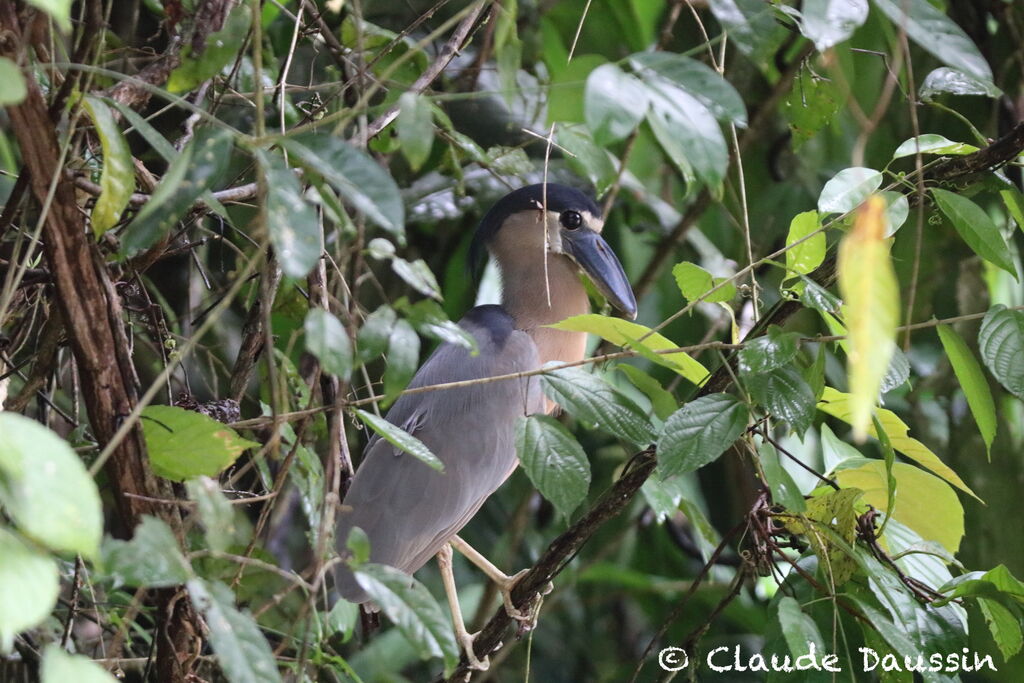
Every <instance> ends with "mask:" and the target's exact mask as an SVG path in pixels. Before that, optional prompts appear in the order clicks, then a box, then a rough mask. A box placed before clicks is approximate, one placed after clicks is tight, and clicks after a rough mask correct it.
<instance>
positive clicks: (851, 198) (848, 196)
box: [818, 166, 882, 214]
mask: <svg viewBox="0 0 1024 683" xmlns="http://www.w3.org/2000/svg"><path fill="white" fill-rule="evenodd" d="M881 184H882V174H881V173H879V172H878V171H876V170H874V169H872V168H863V167H860V166H854V167H853V168H846V169H843V170H842V171H840V172H839V173H836V174H835V176H833V177H832V179H831V180H829V181H828V182H827V183H825V187H824V188H822V190H821V195H819V197H818V211H819V212H821V213H823V214H825V213H841V214H844V213H848V212H850V211H853V210H854V209H856V208H857V207H858V206H860V205H861V204H863V203H864V201H865V200H867V198H868V197H870V196H871V194H872V193H874V191H875V190H877V189H878V188H879V186H881Z"/></svg>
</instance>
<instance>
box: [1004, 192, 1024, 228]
mask: <svg viewBox="0 0 1024 683" xmlns="http://www.w3.org/2000/svg"><path fill="white" fill-rule="evenodd" d="M999 196H1000V197H1002V199H1003V204H1005V205H1006V210H1007V211H1008V212H1009V213H1010V215H1011V216H1013V220H1014V221H1015V222H1016V223H1017V227H1018V228H1020V229H1021V230H1024V195H1022V194H1021V193H1020V190H1018V189H1017V188H1015V187H1008V188H1006V189H1005V190H1000V191H999Z"/></svg>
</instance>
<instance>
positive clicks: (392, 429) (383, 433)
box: [356, 408, 444, 472]
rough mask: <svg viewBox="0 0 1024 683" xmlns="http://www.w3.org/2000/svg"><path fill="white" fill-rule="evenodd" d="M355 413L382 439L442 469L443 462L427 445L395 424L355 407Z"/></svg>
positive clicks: (435, 467)
mask: <svg viewBox="0 0 1024 683" xmlns="http://www.w3.org/2000/svg"><path fill="white" fill-rule="evenodd" d="M356 415H357V416H358V417H359V419H360V420H362V421H363V424H365V425H366V426H367V427H369V428H370V429H372V430H373V431H374V432H376V433H377V434H378V435H379V436H380V437H381V438H382V439H384V440H385V441H387V442H388V443H389V444H391V445H392V446H394V447H395V448H397V449H398V450H400V451H402V452H404V453H408V454H409V455H411V456H413V457H414V458H417V459H418V460H420V461H422V462H423V463H424V464H426V465H429V466H430V467H432V468H433V469H435V470H437V471H438V472H441V471H444V463H442V462H441V460H440V459H439V458H438V457H437V456H436V455H434V453H433V452H432V451H431V450H430V449H429V448H427V445H426V444H425V443H423V442H422V441H420V440H419V439H417V438H416V437H415V436H413V435H412V434H410V433H409V432H407V431H405V430H404V429H402V428H401V427H398V426H397V425H393V424H391V423H390V422H388V421H387V420H385V419H384V418H383V417H380V416H379V415H374V414H373V413H371V412H368V411H365V410H359V409H358V408H356Z"/></svg>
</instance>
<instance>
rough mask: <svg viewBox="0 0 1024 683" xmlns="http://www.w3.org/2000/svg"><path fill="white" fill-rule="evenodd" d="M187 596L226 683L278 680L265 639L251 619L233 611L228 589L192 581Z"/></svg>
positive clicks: (233, 597) (233, 605) (263, 682)
mask: <svg viewBox="0 0 1024 683" xmlns="http://www.w3.org/2000/svg"><path fill="white" fill-rule="evenodd" d="M188 593H189V596H190V597H191V598H192V604H193V605H195V607H196V609H197V610H198V611H199V612H200V613H202V615H203V619H204V620H205V621H206V626H207V628H208V629H209V634H210V645H212V646H213V651H214V652H215V653H216V654H217V664H218V665H219V666H220V668H221V670H222V671H223V672H224V676H225V677H226V678H227V680H228V681H229V682H230V683H276V682H278V681H280V680H281V675H280V674H279V673H278V671H277V661H276V660H275V659H274V653H273V652H271V650H270V645H269V644H268V643H267V639H266V638H264V637H263V633H261V632H260V627H259V626H257V625H256V621H255V620H254V619H253V618H252V616H250V615H249V614H247V613H245V612H241V611H239V610H238V609H237V608H236V607H235V596H234V594H233V593H232V592H231V589H229V588H228V587H227V586H225V585H224V584H222V583H219V582H209V581H206V580H204V579H192V580H191V581H189V582H188Z"/></svg>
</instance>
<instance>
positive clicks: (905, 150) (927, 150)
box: [892, 133, 978, 159]
mask: <svg viewBox="0 0 1024 683" xmlns="http://www.w3.org/2000/svg"><path fill="white" fill-rule="evenodd" d="M918 151H920V152H921V154H943V155H947V156H961V155H964V154H973V153H974V152H977V151H978V148H977V147H975V146H974V145H968V144H967V143H964V142H953V141H952V140H950V139H949V138H947V137H945V136H943V135H936V134H934V133H928V134H926V135H918V136H917V137H916V138H910V139H909V140H906V141H904V142H903V143H901V144H900V146H899V147H897V148H896V151H895V152H893V155H892V158H893V159H900V158H902V157H911V156H914V155H915V154H917V152H918Z"/></svg>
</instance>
